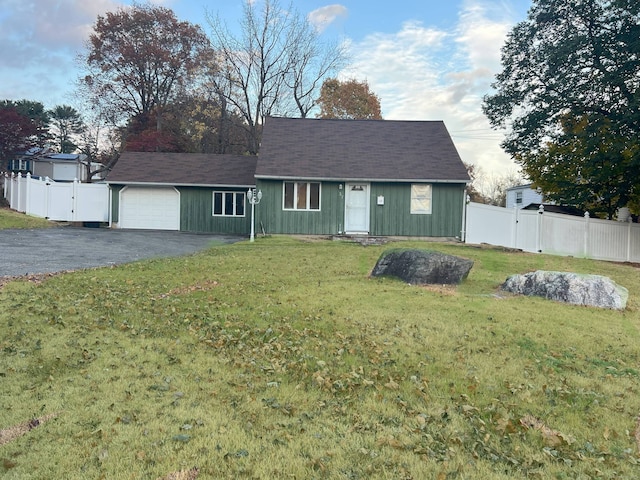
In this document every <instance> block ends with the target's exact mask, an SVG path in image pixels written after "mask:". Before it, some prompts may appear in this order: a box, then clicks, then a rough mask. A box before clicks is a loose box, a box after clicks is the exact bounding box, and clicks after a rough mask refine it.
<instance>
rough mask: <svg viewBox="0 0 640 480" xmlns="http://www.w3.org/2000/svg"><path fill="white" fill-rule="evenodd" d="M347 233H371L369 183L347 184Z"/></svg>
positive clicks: (345, 221)
mask: <svg viewBox="0 0 640 480" xmlns="http://www.w3.org/2000/svg"><path fill="white" fill-rule="evenodd" d="M345 191H346V194H345V212H344V230H345V233H369V184H367V183H347V184H346V185H345Z"/></svg>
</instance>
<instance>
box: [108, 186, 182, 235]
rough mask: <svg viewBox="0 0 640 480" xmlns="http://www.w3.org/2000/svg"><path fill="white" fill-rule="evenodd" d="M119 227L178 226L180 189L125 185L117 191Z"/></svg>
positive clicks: (171, 227) (168, 228) (163, 228)
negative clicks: (118, 196) (118, 193)
mask: <svg viewBox="0 0 640 480" xmlns="http://www.w3.org/2000/svg"><path fill="white" fill-rule="evenodd" d="M119 220H120V221H119V222H118V223H119V226H120V228H140V229H148V230H179V229H180V193H179V192H178V191H177V190H176V189H175V188H172V187H125V188H123V189H122V190H121V191H120V219H119Z"/></svg>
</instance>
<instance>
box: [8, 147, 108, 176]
mask: <svg viewBox="0 0 640 480" xmlns="http://www.w3.org/2000/svg"><path fill="white" fill-rule="evenodd" d="M100 166H101V165H100V164H99V163H96V162H91V169H92V170H96V169H97V168H98V167H100ZM8 167H9V168H8V170H9V172H15V173H23V174H26V173H30V174H31V175H32V176H33V177H42V178H45V177H48V178H50V179H51V180H53V181H55V182H72V181H74V180H78V181H80V182H85V181H87V156H86V155H84V154H80V153H55V152H50V151H49V149H48V148H32V149H30V150H27V151H26V152H23V153H20V154H17V155H15V156H14V158H12V159H11V160H9V164H8ZM96 179H101V177H94V180H96Z"/></svg>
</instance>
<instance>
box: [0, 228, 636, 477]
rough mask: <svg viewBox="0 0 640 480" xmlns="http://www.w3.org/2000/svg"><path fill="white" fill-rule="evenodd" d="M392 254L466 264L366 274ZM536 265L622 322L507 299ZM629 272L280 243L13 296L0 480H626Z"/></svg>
mask: <svg viewBox="0 0 640 480" xmlns="http://www.w3.org/2000/svg"><path fill="white" fill-rule="evenodd" d="M398 246H402V247H408V246H411V247H416V246H417V247H419V248H428V249H435V250H438V251H443V252H445V253H452V254H456V255H460V256H463V257H467V258H471V259H472V260H474V262H475V264H474V267H473V269H472V270H471V274H470V275H469V277H468V279H467V280H466V281H465V282H464V283H463V284H462V285H461V286H458V287H457V288H445V287H430V288H424V287H416V286H410V285H407V284H404V283H402V282H400V281H394V280H392V279H372V278H369V276H368V274H369V272H370V270H371V269H372V268H373V266H374V265H375V262H376V260H377V259H378V257H379V256H380V254H381V253H382V252H383V251H385V250H386V249H389V248H395V247H398ZM536 269H549V270H563V271H575V272H584V273H597V274H601V275H606V276H609V277H610V278H612V279H613V280H615V281H616V282H618V283H620V284H622V285H624V286H625V287H627V288H628V289H629V292H630V298H629V304H628V308H627V309H626V310H625V311H624V312H618V311H610V310H600V309H596V308H586V307H576V306H569V305H564V304H560V303H555V302H550V301H545V300H543V299H538V298H527V297H511V296H507V295H502V294H500V292H499V290H498V286H499V284H500V283H501V282H502V281H504V279H505V278H506V277H507V276H508V275H510V274H512V273H522V272H526V271H531V270H536ZM638 274H639V271H638V269H636V268H633V267H632V266H626V265H617V264H612V263H606V262H596V261H589V260H580V259H573V258H564V257H551V256H545V255H534V254H525V253H517V252H515V253H514V252H505V251H501V250H499V249H488V248H474V247H469V246H464V245H456V244H432V243H424V242H398V243H394V244H388V245H384V246H368V247H363V246H360V245H358V244H351V243H344V242H334V241H303V240H298V239H292V238H287V237H273V238H259V239H257V240H256V242H255V243H249V242H243V243H238V244H234V245H225V246H215V247H212V248H210V249H209V250H208V251H206V252H203V253H201V254H197V255H193V256H188V257H182V258H177V259H171V260H151V261H143V262H138V263H133V264H129V265H124V266H118V267H113V268H103V269H95V270H86V271H81V272H75V273H67V274H64V275H60V276H56V277H53V278H50V279H48V280H46V281H45V282H43V283H40V284H34V283H30V282H27V281H15V282H10V283H8V284H7V285H5V286H4V287H3V288H2V290H0V306H1V307H2V309H1V311H2V312H3V313H0V342H1V344H0V347H1V348H0V382H2V393H1V394H0V428H5V429H9V428H10V427H14V428H20V427H22V430H23V433H24V435H22V436H18V435H14V436H13V437H11V438H12V440H10V441H6V443H5V444H4V445H1V446H0V458H1V459H2V462H0V473H2V474H3V478H7V479H21V480H22V479H52V478H91V479H98V478H105V479H115V478H118V479H120V478H122V479H141V478H145V479H146V478H150V479H155V478H164V477H166V476H167V475H169V474H171V473H172V472H181V471H185V470H187V469H190V468H192V467H198V468H199V471H200V475H199V477H198V478H229V479H235V478H252V479H253V478H256V479H263V478H266V479H276V478H277V479H279V478H298V479H314V478H316V479H323V478H344V479H370V478H376V479H377V478H380V479H401V478H407V479H408V478H413V479H431V478H434V479H454V478H459V479H469V478H482V479H493V478H495V479H513V478H525V477H526V478H529V477H530V478H554V479H555V478H559V479H562V478H585V479H586V478H611V479H613V478H638V477H640V467H639V466H638V462H639V461H640V457H639V456H638V440H636V438H635V437H634V435H635V434H636V433H638V434H639V435H640V432H639V431H638V430H637V428H638V427H637V423H638V416H639V415H640V392H639V389H640V383H639V382H640V349H639V348H638V343H639V340H640V334H639V327H640V315H639V313H638V312H639V306H640V304H639V303H638V298H639V294H640V278H639V275H638ZM53 415H55V418H50V417H52V416H53ZM33 418H42V422H41V423H40V424H39V425H38V426H35V423H36V422H33V423H32V425H31V427H34V428H31V429H30V430H29V425H28V424H27V422H29V421H30V420H31V419H33ZM45 420H46V421H45ZM25 425H26V426H25ZM6 432H9V430H6V431H5V438H7V437H6V435H8V433H6ZM14 437H15V438H14ZM1 438H2V437H0V440H1ZM0 443H2V442H0Z"/></svg>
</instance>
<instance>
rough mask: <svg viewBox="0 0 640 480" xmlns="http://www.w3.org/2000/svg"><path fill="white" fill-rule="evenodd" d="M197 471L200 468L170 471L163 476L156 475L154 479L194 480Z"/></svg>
mask: <svg viewBox="0 0 640 480" xmlns="http://www.w3.org/2000/svg"><path fill="white" fill-rule="evenodd" d="M199 472H200V470H199V469H198V467H193V468H190V469H189V470H180V471H178V472H172V473H170V474H168V475H166V476H164V477H158V478H157V479H156V480H195V479H196V478H197V476H198V473H199Z"/></svg>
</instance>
